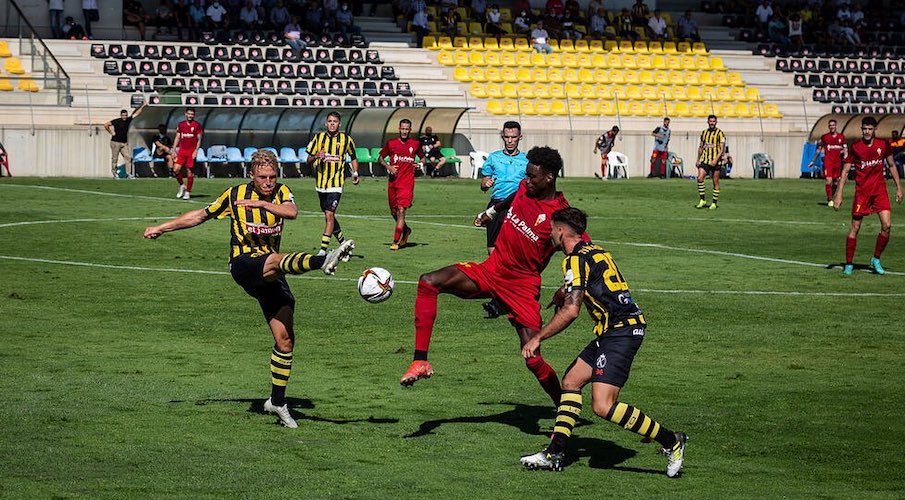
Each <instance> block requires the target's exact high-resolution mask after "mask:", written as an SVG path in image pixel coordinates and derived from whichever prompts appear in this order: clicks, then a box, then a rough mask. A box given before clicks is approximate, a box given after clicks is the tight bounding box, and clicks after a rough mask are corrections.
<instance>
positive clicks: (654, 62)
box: [650, 55, 666, 69]
mask: <svg viewBox="0 0 905 500" xmlns="http://www.w3.org/2000/svg"><path fill="white" fill-rule="evenodd" d="M650 67H651V69H666V57H664V56H658V55H655V56H654V57H652V58H651V61H650Z"/></svg>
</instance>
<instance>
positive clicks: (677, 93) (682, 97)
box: [672, 86, 688, 101]
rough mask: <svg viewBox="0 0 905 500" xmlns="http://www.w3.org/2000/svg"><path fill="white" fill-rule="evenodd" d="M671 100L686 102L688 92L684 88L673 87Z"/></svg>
mask: <svg viewBox="0 0 905 500" xmlns="http://www.w3.org/2000/svg"><path fill="white" fill-rule="evenodd" d="M672 98H673V99H674V100H676V101H686V100H688V91H687V90H686V89H685V87H678V86H676V87H673V88H672Z"/></svg>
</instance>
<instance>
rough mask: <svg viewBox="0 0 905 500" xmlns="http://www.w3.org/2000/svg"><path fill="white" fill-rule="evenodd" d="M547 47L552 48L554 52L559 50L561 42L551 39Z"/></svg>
mask: <svg viewBox="0 0 905 500" xmlns="http://www.w3.org/2000/svg"><path fill="white" fill-rule="evenodd" d="M547 45H549V46H550V47H552V48H553V51H554V52H555V51H557V50H559V40H557V39H555V38H550V39H549V40H547Z"/></svg>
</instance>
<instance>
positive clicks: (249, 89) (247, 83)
mask: <svg viewBox="0 0 905 500" xmlns="http://www.w3.org/2000/svg"><path fill="white" fill-rule="evenodd" d="M242 93H243V94H252V95H254V94H257V93H258V81H257V80H243V81H242Z"/></svg>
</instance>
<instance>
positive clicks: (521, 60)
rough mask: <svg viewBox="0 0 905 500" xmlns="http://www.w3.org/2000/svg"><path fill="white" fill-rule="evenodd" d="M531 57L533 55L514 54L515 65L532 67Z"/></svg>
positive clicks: (524, 53)
mask: <svg viewBox="0 0 905 500" xmlns="http://www.w3.org/2000/svg"><path fill="white" fill-rule="evenodd" d="M532 55H533V54H532V53H531V52H516V53H515V65H516V66H521V67H527V66H534V64H533V63H532V62H531V57H532ZM537 55H540V54H537Z"/></svg>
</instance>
